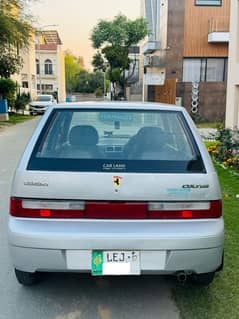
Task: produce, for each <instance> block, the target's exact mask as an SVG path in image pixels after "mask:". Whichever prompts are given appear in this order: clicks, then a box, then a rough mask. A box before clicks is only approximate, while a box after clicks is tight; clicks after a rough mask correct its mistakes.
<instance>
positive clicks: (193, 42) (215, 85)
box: [144, 0, 230, 121]
mask: <svg viewBox="0 0 239 319" xmlns="http://www.w3.org/2000/svg"><path fill="white" fill-rule="evenodd" d="M144 8H145V17H146V19H147V21H148V22H149V23H148V25H149V28H150V29H149V31H150V36H149V39H148V41H147V43H146V44H145V49H144V54H145V58H146V64H145V66H146V76H145V84H146V85H147V90H146V91H147V92H146V97H147V100H149V101H157V102H166V103H167V102H168V103H175V102H176V103H178V104H181V105H184V106H185V107H186V108H187V110H188V111H189V112H190V113H194V115H195V117H197V118H198V119H201V120H209V121H212V120H213V121H215V120H223V119H224V116H225V108H226V79H227V68H228V43H229V13H230V0H144ZM151 73H153V76H152V75H148V74H151Z"/></svg>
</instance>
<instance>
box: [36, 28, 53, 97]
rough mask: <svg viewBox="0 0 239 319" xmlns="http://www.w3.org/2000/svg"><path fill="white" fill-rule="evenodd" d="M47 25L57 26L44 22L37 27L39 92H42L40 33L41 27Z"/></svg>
mask: <svg viewBox="0 0 239 319" xmlns="http://www.w3.org/2000/svg"><path fill="white" fill-rule="evenodd" d="M49 27H58V25H57V24H46V25H43V26H41V27H38V29H37V33H39V34H40V36H38V37H37V49H38V61H39V76H38V80H39V86H40V94H42V84H41V52H40V51H41V39H40V37H41V35H42V32H43V29H45V28H49Z"/></svg>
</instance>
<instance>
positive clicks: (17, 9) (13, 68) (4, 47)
mask: <svg viewBox="0 0 239 319" xmlns="http://www.w3.org/2000/svg"><path fill="white" fill-rule="evenodd" d="M24 3H25V1H23V0H1V1H0V70H1V73H0V76H2V77H10V75H12V74H14V73H15V72H17V71H19V69H20V68H21V67H22V59H21V58H20V56H19V49H22V48H27V47H28V45H29V43H30V41H31V35H32V33H33V27H32V26H31V24H30V22H29V21H28V17H27V16H26V15H24Z"/></svg>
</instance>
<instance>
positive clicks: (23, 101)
mask: <svg viewBox="0 0 239 319" xmlns="http://www.w3.org/2000/svg"><path fill="white" fill-rule="evenodd" d="M30 101H31V97H30V94H29V93H24V92H23V93H22V94H19V93H18V94H17V98H16V100H15V108H16V110H24V109H25V107H26V105H27V104H28V103H29V102H30Z"/></svg>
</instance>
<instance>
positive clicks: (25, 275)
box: [15, 269, 39, 286]
mask: <svg viewBox="0 0 239 319" xmlns="http://www.w3.org/2000/svg"><path fill="white" fill-rule="evenodd" d="M15 275H16V277H17V280H18V282H19V284H21V285H23V286H32V285H35V284H36V283H37V282H38V281H39V274H38V273H36V272H34V273H31V272H25V271H21V270H18V269H15Z"/></svg>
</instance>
